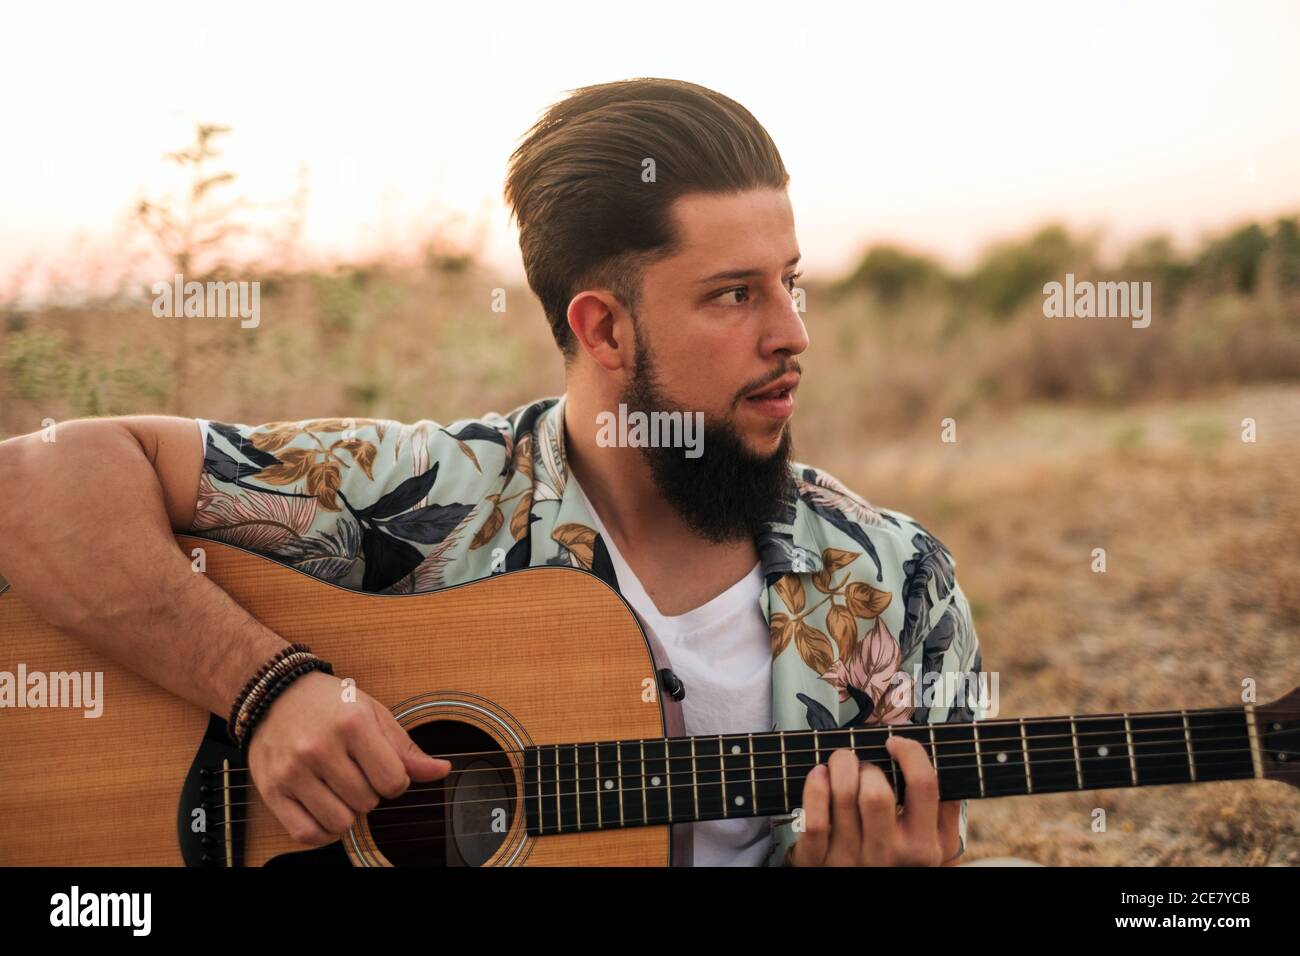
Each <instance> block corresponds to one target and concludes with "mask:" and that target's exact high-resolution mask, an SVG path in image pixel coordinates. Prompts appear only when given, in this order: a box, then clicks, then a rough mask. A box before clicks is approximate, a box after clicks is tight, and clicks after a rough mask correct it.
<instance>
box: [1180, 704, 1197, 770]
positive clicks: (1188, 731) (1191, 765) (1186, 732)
mask: <svg viewBox="0 0 1300 956" xmlns="http://www.w3.org/2000/svg"><path fill="white" fill-rule="evenodd" d="M1180 713H1182V715H1183V739H1184V740H1186V741H1187V772H1188V773H1190V774H1191V775H1192V779H1193V780H1195V779H1196V761H1195V760H1193V759H1192V728H1191V727H1189V726H1188V725H1187V711H1185V710H1184V711H1180Z"/></svg>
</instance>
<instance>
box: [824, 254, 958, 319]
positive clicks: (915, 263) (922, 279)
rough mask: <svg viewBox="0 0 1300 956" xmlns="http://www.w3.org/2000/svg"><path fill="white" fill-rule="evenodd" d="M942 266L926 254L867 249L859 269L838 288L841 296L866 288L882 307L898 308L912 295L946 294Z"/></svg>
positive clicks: (839, 284)
mask: <svg viewBox="0 0 1300 956" xmlns="http://www.w3.org/2000/svg"><path fill="white" fill-rule="evenodd" d="M947 278H948V276H947V273H946V271H945V270H944V268H943V266H942V264H940V263H939V262H938V261H937V260H935V259H932V258H930V257H929V256H926V255H921V254H918V253H915V252H911V251H909V250H907V249H904V248H902V247H901V246H896V245H890V244H887V243H884V244H878V245H874V246H872V247H871V248H869V249H868V250H867V253H866V255H864V256H863V257H862V260H861V262H859V263H858V267H857V268H856V269H854V270H853V272H852V273H851V274H850V275H849V276H848V277H846V278H845V279H843V280H841V281H840V282H838V283H837V284H836V286H835V288H834V291H835V292H836V293H837V294H842V293H844V292H847V291H849V290H851V289H865V290H867V291H868V292H870V293H872V294H873V295H874V296H875V297H876V300H877V301H878V302H880V303H881V304H882V305H887V306H892V305H897V304H898V303H899V302H900V301H902V300H903V299H905V298H908V297H909V296H913V295H919V294H924V293H929V292H936V291H942V290H943V287H944V284H945V283H946V281H947Z"/></svg>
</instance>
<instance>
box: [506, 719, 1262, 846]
mask: <svg viewBox="0 0 1300 956" xmlns="http://www.w3.org/2000/svg"><path fill="white" fill-rule="evenodd" d="M891 736H895V737H908V738H910V739H912V740H915V741H917V742H919V743H920V744H921V745H922V746H924V747H925V749H926V752H927V753H928V754H929V756H930V761H931V763H932V764H933V765H934V767H935V768H936V770H937V773H938V779H939V795H940V799H942V800H966V799H969V800H979V799H984V798H987V797H1008V796H1018V795H1022V794H1036V793H1061V792H1064V791H1071V790H1073V791H1082V790H1102V789H1109V788H1116V787H1150V786H1160V785H1164V784H1171V783H1203V782H1207V781H1212V780H1240V779H1245V778H1250V777H1256V776H1261V775H1262V774H1261V773H1260V768H1259V745H1258V740H1257V736H1256V730H1255V716H1254V710H1253V707H1251V706H1245V707H1231V708H1214V709H1202V710H1179V711H1164V712H1152V713H1136V714H1096V715H1088V716H1066V717H1033V718H1015V719H1007V720H982V721H978V722H976V723H954V724H906V725H886V726H872V727H854V728H845V729H837V730H803V731H781V732H773V733H754V734H722V735H719V736H708V737H667V738H658V739H652V740H616V741H605V742H591V743H577V744H554V745H543V746H534V747H529V748H527V750H526V752H525V758H524V767H525V773H524V790H525V792H524V797H525V800H524V804H525V808H526V812H527V816H528V829H529V831H530V832H532V833H534V834H538V835H541V834H554V833H570V832H579V831H587V830H594V829H608V828H611V827H626V826H650V825H658V824H665V823H681V822H686V821H697V820H721V819H729V818H733V817H752V816H773V815H782V814H789V813H792V812H793V811H794V808H795V807H797V806H799V804H800V802H801V799H802V793H803V783H804V779H805V778H806V777H807V775H808V773H809V771H811V770H812V768H813V767H814V766H816V765H817V764H819V763H825V762H826V761H827V759H828V758H829V757H830V755H831V753H832V752H834V751H836V750H840V749H848V750H852V751H853V752H854V753H855V754H856V755H857V756H858V758H859V759H861V760H866V761H869V762H871V763H873V764H875V765H876V766H878V767H879V768H880V769H881V770H882V771H883V772H884V774H885V779H886V780H888V781H889V782H890V784H891V786H892V787H893V789H894V792H895V794H896V795H897V798H898V800H899V802H900V803H901V802H902V800H903V796H904V778H903V773H902V770H901V769H900V768H899V766H898V764H897V763H896V762H895V761H894V760H893V759H892V758H891V757H890V756H889V753H888V751H887V750H886V749H885V742H886V741H887V740H888V739H889V737H891Z"/></svg>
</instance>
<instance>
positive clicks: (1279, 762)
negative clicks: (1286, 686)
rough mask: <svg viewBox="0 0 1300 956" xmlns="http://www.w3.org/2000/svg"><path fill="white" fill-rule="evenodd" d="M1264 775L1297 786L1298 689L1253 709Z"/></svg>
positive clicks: (1299, 761) (1299, 782)
mask: <svg viewBox="0 0 1300 956" xmlns="http://www.w3.org/2000/svg"><path fill="white" fill-rule="evenodd" d="M1255 729H1256V732H1257V733H1258V734H1259V748H1260V758H1261V761H1262V764H1263V770H1264V776H1265V777H1267V778H1268V779H1270V780H1280V781H1282V782H1283V783H1289V784H1290V785H1291V786H1293V787H1300V687H1297V688H1295V689H1294V690H1292V691H1291V693H1289V694H1287V695H1286V696H1285V697H1280V698H1278V699H1277V700H1275V701H1273V702H1272V703H1271V704H1260V705H1259V706H1257V707H1256V708H1255Z"/></svg>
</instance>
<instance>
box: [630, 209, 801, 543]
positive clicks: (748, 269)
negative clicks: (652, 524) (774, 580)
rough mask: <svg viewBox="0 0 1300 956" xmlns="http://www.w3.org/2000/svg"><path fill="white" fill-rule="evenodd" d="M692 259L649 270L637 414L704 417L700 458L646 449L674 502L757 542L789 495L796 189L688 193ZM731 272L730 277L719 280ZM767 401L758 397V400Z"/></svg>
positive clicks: (635, 381) (711, 530) (730, 535)
mask: <svg viewBox="0 0 1300 956" xmlns="http://www.w3.org/2000/svg"><path fill="white" fill-rule="evenodd" d="M677 213H678V217H679V223H680V225H681V229H682V234H683V237H684V240H685V244H684V248H683V250H682V252H681V253H679V254H678V255H677V256H675V257H674V258H673V259H671V260H665V261H663V262H660V263H658V264H657V265H655V266H654V267H652V268H651V269H649V270H647V273H646V276H645V278H644V281H643V286H642V306H641V307H640V308H639V309H638V310H637V313H636V316H635V319H634V321H635V341H636V361H635V364H634V366H633V369H632V374H631V378H630V381H629V382H628V383H627V385H626V387H625V388H624V389H623V393H622V395H621V400H622V401H623V402H624V403H625V404H626V405H627V407H628V408H629V410H634V411H644V412H654V411H681V412H684V413H685V414H686V415H690V416H694V414H695V413H696V412H701V413H703V417H704V435H703V442H702V448H701V455H700V456H699V457H698V458H690V457H687V456H686V455H685V454H684V452H683V449H680V448H664V447H660V448H654V447H648V448H642V449H641V451H642V454H643V455H644V456H645V458H646V460H647V462H648V463H649V465H650V469H651V474H652V475H653V477H654V480H655V483H656V485H657V486H658V488H659V490H660V492H661V493H662V494H663V496H664V498H665V499H666V500H667V501H668V502H669V503H670V504H672V505H673V506H674V507H675V508H676V510H677V511H678V512H679V513H680V514H681V515H682V516H683V518H685V519H686V521H687V522H688V524H690V525H691V527H692V528H694V530H695V531H696V532H697V533H698V534H700V535H702V536H704V537H706V538H708V539H710V540H713V541H727V540H736V539H740V538H743V537H752V536H753V535H755V534H757V533H758V532H759V531H760V530H761V529H762V527H763V525H764V524H765V523H766V522H767V521H769V520H771V519H772V518H773V517H775V516H776V514H777V512H776V510H775V509H776V505H777V504H778V503H779V502H780V501H781V500H782V499H783V498H785V497H786V496H787V495H788V494H789V493H790V490H791V489H790V484H791V480H790V475H789V461H790V455H791V448H792V439H791V431H790V417H791V415H792V414H793V411H794V391H795V388H796V387H797V384H798V383H797V379H798V372H799V362H798V359H797V358H796V357H795V356H797V355H798V353H800V352H802V351H803V350H804V349H805V348H806V347H807V345H808V335H807V332H806V330H805V329H804V325H803V321H802V320H801V319H800V317H799V313H798V312H797V311H796V309H795V307H794V303H793V300H792V298H791V287H792V286H793V284H794V282H793V280H794V277H795V275H796V268H795V262H796V261H797V259H798V253H797V251H796V245H795V241H794V225H793V220H792V217H791V212H790V204H789V202H788V200H787V199H786V197H785V193H784V192H782V191H775V190H763V191H755V192H751V193H747V194H745V195H742V196H727V197H716V196H699V197H689V198H687V199H684V200H682V201H680V202H679V203H678V206H677ZM718 273H730V275H718ZM754 396H758V397H754Z"/></svg>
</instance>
